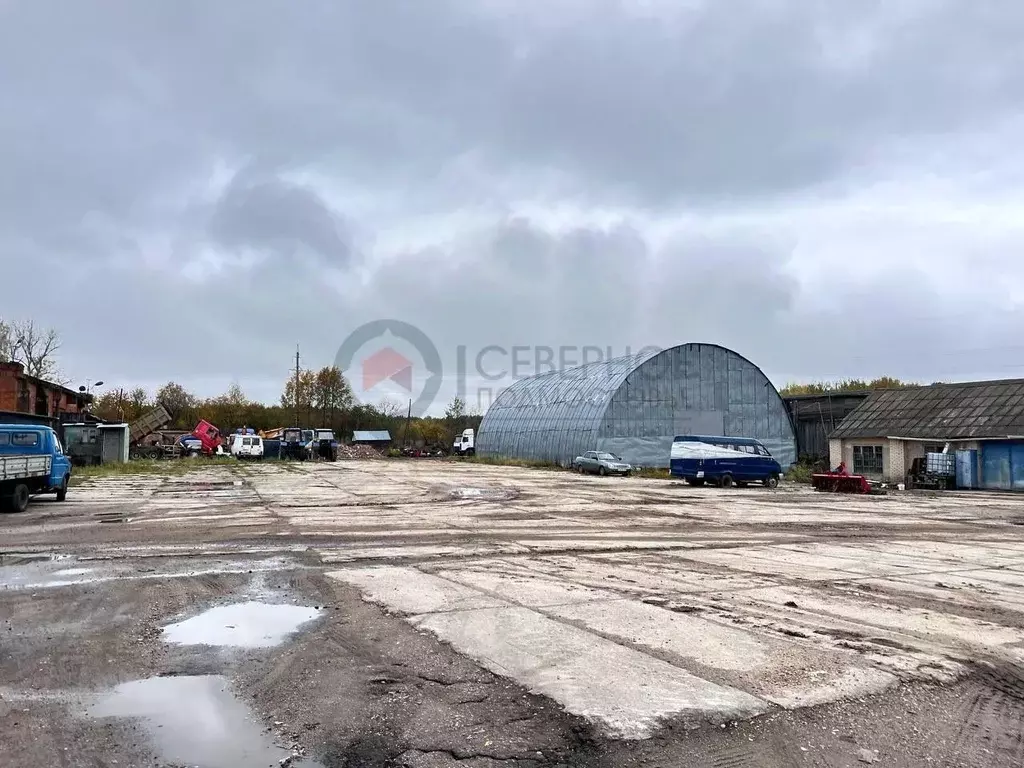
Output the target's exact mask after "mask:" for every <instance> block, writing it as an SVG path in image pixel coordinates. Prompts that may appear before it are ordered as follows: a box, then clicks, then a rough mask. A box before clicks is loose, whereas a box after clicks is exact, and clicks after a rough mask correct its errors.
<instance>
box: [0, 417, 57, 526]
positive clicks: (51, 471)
mask: <svg viewBox="0 0 1024 768" xmlns="http://www.w3.org/2000/svg"><path fill="white" fill-rule="evenodd" d="M70 480H71V461H70V459H69V458H68V457H67V456H66V455H65V454H64V447H63V446H62V445H61V442H60V438H58V437H57V433H56V432H54V431H53V430H52V429H51V428H50V427H45V426H40V425H35V424H0V508H3V509H4V510H5V511H14V512H24V511H25V508H26V507H27V506H28V501H29V498H30V497H31V496H34V495H38V494H43V493H54V494H56V495H57V501H64V499H65V498H67V494H68V482H69V481H70Z"/></svg>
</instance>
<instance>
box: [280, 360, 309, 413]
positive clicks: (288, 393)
mask: <svg viewBox="0 0 1024 768" xmlns="http://www.w3.org/2000/svg"><path fill="white" fill-rule="evenodd" d="M315 388H316V372H314V371H300V372H299V386H298V390H299V391H298V394H297V395H296V392H295V377H294V376H290V377H289V378H288V381H287V382H285V385H284V393H283V394H282V395H281V407H282V408H284V409H285V410H286V411H287V412H288V413H289V414H290V415H289V416H288V418H287V420H288V421H292V420H294V419H295V417H296V416H295V414H296V410H298V418H299V419H300V420H302V419H306V420H307V421H308V420H310V419H312V416H313V392H314V390H315ZM296 403H297V405H298V408H297V409H296ZM295 426H298V425H295Z"/></svg>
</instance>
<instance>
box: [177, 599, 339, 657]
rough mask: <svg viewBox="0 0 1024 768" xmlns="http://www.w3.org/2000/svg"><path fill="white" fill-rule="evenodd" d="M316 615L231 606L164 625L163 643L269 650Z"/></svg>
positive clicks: (305, 610)
mask: <svg viewBox="0 0 1024 768" xmlns="http://www.w3.org/2000/svg"><path fill="white" fill-rule="evenodd" d="M319 615H320V610H319V609H318V608H309V607H306V606H301V605H275V604H273V603H260V602H254V601H251V602H245V603H234V604H232V605H221V606H217V607H216V608H211V609H209V610H208V611H204V612H203V613H201V614H199V615H198V616H193V617H192V618H191V619H185V620H184V621H179V622H177V623H175V624H169V625H167V626H166V627H164V634H163V639H164V641H165V642H168V643H173V644H175V645H210V646H220V647H227V648H270V647H273V646H275V645H279V644H281V643H282V642H284V641H285V640H286V639H287V638H288V637H289V636H290V635H292V634H293V633H295V632H296V631H298V630H299V628H300V627H302V626H303V625H304V624H306V623H308V622H310V621H312V620H313V619H315V618H317V617H318V616H319Z"/></svg>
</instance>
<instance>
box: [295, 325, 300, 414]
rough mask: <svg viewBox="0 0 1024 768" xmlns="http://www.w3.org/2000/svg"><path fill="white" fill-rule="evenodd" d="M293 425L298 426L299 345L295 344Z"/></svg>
mask: <svg viewBox="0 0 1024 768" xmlns="http://www.w3.org/2000/svg"><path fill="white" fill-rule="evenodd" d="M295 426H296V427H297V426H299V345H298V344H296V345H295Z"/></svg>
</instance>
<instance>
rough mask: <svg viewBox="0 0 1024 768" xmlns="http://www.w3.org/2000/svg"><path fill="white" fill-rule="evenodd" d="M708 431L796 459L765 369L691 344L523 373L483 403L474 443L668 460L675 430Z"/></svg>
mask: <svg viewBox="0 0 1024 768" xmlns="http://www.w3.org/2000/svg"><path fill="white" fill-rule="evenodd" d="M708 431H715V432H716V433H717V434H723V435H735V436H739V437H755V438H758V439H760V440H761V441H762V442H763V443H764V444H765V447H767V448H768V450H769V451H771V452H772V454H773V455H775V456H776V458H778V459H779V461H780V463H782V465H783V466H788V464H789V463H792V462H793V461H795V460H796V438H795V434H794V431H793V425H792V422H791V421H790V417H789V412H788V411H787V410H786V405H785V403H783V402H782V399H781V398H780V397H779V394H778V392H777V391H776V390H775V387H774V386H772V384H771V382H769V381H768V379H767V378H766V377H765V375H764V374H763V373H762V372H761V370H760V369H759V368H757V366H755V365H754V364H753V363H751V362H750V361H749V360H747V359H746V358H744V357H742V356H740V355H738V354H736V353H735V352H733V351H731V350H728V349H725V348H724V347H720V346H717V345H715V344H697V343H693V344H680V345H678V346H676V347H671V348H669V349H666V350H662V351H657V350H645V351H644V352H643V354H637V355H628V356H624V357H618V358H613V359H611V360H606V361H603V362H600V363H592V364H590V365H586V366H578V367H576V368H568V369H565V370H562V371H553V372H548V373H542V374H539V375H536V376H532V377H530V378H525V379H521V380H519V381H517V382H515V383H514V384H512V385H511V386H510V387H508V389H505V390H503V391H502V392H501V394H500V395H499V396H498V398H497V399H496V400H495V401H494V402H493V403H492V404H491V407H490V408H488V409H487V413H486V414H484V418H483V422H482V423H481V425H480V430H479V433H478V435H477V442H476V450H477V453H478V454H479V455H480V456H484V457H487V456H500V457H514V458H522V459H531V460H539V461H550V462H555V463H559V464H568V463H569V462H571V461H572V460H573V458H574V457H576V456H578V455H580V454H581V453H583V452H584V451H592V450H598V449H600V450H608V451H610V452H611V453H614V454H616V455H619V456H622V457H623V458H624V459H626V460H627V461H630V462H631V463H633V464H639V465H641V466H645V467H655V466H668V462H669V454H670V452H671V445H672V439H673V437H674V436H675V435H684V434H691V433H693V432H708Z"/></svg>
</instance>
